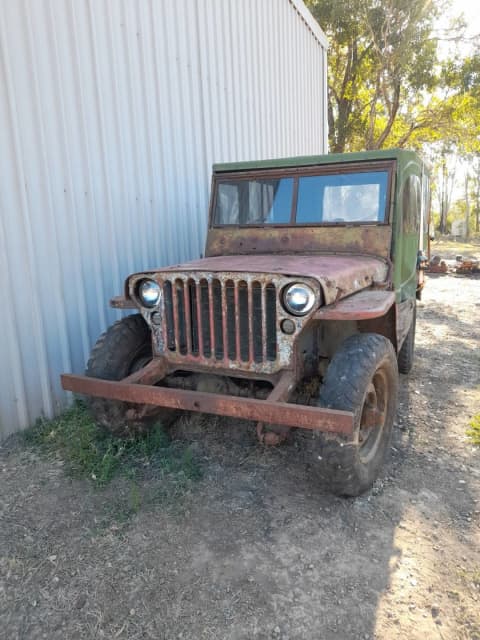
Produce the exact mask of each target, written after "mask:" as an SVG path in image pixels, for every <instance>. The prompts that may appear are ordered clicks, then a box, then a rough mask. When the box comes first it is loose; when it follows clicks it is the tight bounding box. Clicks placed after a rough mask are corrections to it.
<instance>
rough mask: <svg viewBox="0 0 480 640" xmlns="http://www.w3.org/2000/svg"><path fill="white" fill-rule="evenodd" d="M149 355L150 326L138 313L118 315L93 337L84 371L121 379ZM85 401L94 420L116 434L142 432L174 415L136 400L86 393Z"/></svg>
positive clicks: (148, 358) (166, 422)
mask: <svg viewBox="0 0 480 640" xmlns="http://www.w3.org/2000/svg"><path fill="white" fill-rule="evenodd" d="M151 359H152V339H151V333H150V329H149V327H148V325H147V323H146V322H145V320H144V319H143V318H142V316H141V315H140V314H138V313H137V314H134V315H131V316H127V317H126V318H122V319H121V320H119V321H118V322H115V324H113V325H112V326H111V327H109V328H108V329H107V330H106V331H105V333H103V334H102V335H101V336H100V338H99V339H98V340H97V343H96V344H95V346H94V347H93V349H92V353H91V355H90V359H89V360H88V363H87V368H86V371H85V375H87V376H90V377H93V378H101V379H102V380H122V379H123V378H126V377H127V376H129V375H130V374H132V373H133V372H134V371H137V370H138V369H140V368H141V367H144V366H145V365H146V364H148V362H149V361H150V360H151ZM87 404H88V407H89V409H90V412H91V413H92V415H93V418H94V420H95V421H96V422H97V424H99V425H100V426H102V427H104V428H105V429H107V430H108V431H110V432H111V433H112V434H113V435H115V436H119V437H130V436H133V435H137V434H140V433H144V432H146V431H147V430H148V429H149V427H150V426H151V425H152V424H153V423H154V422H157V421H160V422H161V423H162V424H163V425H164V426H168V424H170V423H171V422H173V420H174V419H175V417H176V415H177V412H176V411H175V410H173V409H162V408H160V407H159V408H158V409H157V408H153V407H148V409H147V410H146V411H145V407H144V406H143V405H139V404H133V403H128V402H121V401H119V400H108V399H106V398H95V397H90V398H88V399H87Z"/></svg>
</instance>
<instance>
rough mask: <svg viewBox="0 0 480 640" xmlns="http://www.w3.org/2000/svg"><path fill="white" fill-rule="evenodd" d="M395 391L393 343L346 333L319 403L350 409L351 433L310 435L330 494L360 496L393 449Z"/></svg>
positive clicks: (312, 451)
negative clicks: (352, 422) (391, 448)
mask: <svg viewBox="0 0 480 640" xmlns="http://www.w3.org/2000/svg"><path fill="white" fill-rule="evenodd" d="M397 395H398V370H397V361H396V354H395V350H394V348H393V346H392V344H391V342H390V341H389V340H387V338H385V337H383V336H380V335H377V334H356V335H353V336H350V337H349V338H347V339H346V340H345V341H344V342H343V344H342V346H341V347H340V349H339V350H338V351H337V352H336V353H335V355H334V357H333V358H332V361H331V363H330V365H329V367H328V369H327V373H326V375H325V378H324V382H323V385H322V387H321V389H320V394H319V398H318V404H319V405H320V406H322V407H327V408H330V409H340V410H343V411H351V412H352V413H353V414H354V430H353V434H352V436H349V437H342V436H336V435H330V434H323V433H321V432H318V431H312V432H311V434H309V435H308V436H307V443H308V445H307V446H308V449H307V450H308V455H309V459H310V462H311V465H312V468H313V471H314V472H315V473H316V474H317V475H318V476H319V478H320V479H321V481H322V482H323V483H324V484H325V485H326V486H327V487H328V488H329V489H330V491H332V493H335V494H336V495H342V496H358V495H359V494H361V493H363V492H364V491H366V490H367V489H369V488H370V487H371V486H372V484H373V483H374V481H375V479H376V478H377V476H378V474H379V472H380V469H381V466H382V464H383V462H384V459H385V457H386V455H387V453H388V451H389V448H390V442H391V437H392V430H393V423H394V419H395V414H396V410H397Z"/></svg>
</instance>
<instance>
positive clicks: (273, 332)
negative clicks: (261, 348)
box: [266, 283, 277, 361]
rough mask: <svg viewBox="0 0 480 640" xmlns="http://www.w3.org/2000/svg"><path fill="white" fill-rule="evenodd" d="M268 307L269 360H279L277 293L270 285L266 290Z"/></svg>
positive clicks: (272, 285)
mask: <svg viewBox="0 0 480 640" xmlns="http://www.w3.org/2000/svg"><path fill="white" fill-rule="evenodd" d="M266 294H267V295H266V307H267V314H266V315H267V360H272V361H273V360H276V358H277V291H276V288H275V285H274V284H272V283H270V284H268V285H267V289H266Z"/></svg>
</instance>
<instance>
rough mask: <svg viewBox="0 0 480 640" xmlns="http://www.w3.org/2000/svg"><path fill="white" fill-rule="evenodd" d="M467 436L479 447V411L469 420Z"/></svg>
mask: <svg viewBox="0 0 480 640" xmlns="http://www.w3.org/2000/svg"><path fill="white" fill-rule="evenodd" d="M467 436H468V437H469V438H470V440H471V441H472V442H473V444H475V445H477V446H479V447H480V413H478V414H477V415H476V416H473V418H472V419H471V421H470V428H469V429H468V430H467Z"/></svg>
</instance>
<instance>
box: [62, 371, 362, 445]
mask: <svg viewBox="0 0 480 640" xmlns="http://www.w3.org/2000/svg"><path fill="white" fill-rule="evenodd" d="M61 381H62V387H63V388H64V389H65V390H66V391H73V392H74V393H80V394H83V395H87V396H97V397H100V398H108V399H110V400H121V401H124V402H133V403H139V404H147V405H154V406H155V405H156V406H161V407H167V408H170V409H181V410H184V411H198V412H201V413H213V414H215V415H219V416H229V417H231V418H242V419H245V420H255V421H261V422H263V423H271V424H278V425H285V426H288V427H299V428H301V429H312V430H317V431H327V432H331V433H341V434H344V435H350V434H352V432H353V413H350V412H348V411H337V410H334V409H324V408H319V407H310V406H306V405H298V404H292V403H288V402H278V401H274V400H269V399H267V400H258V399H255V398H243V397H236V396H228V395H222V394H218V393H204V392H199V391H186V390H184V389H172V388H167V387H155V386H152V385H149V384H136V383H131V382H127V381H125V382H123V381H120V382H112V381H110V380H101V379H99V378H90V377H87V376H76V375H71V374H63V375H62V376H61Z"/></svg>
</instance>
